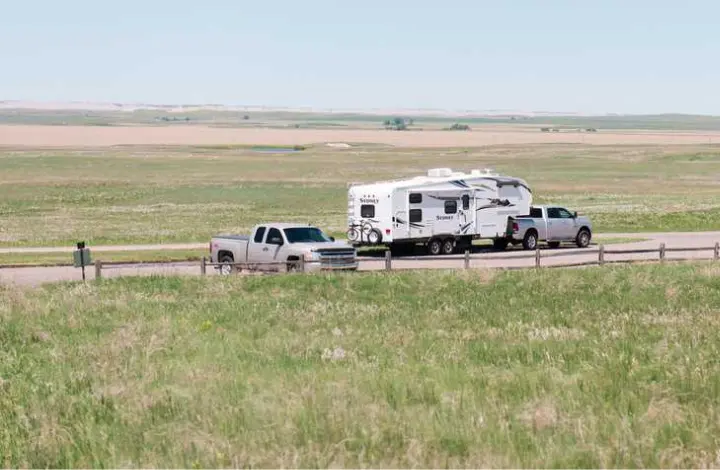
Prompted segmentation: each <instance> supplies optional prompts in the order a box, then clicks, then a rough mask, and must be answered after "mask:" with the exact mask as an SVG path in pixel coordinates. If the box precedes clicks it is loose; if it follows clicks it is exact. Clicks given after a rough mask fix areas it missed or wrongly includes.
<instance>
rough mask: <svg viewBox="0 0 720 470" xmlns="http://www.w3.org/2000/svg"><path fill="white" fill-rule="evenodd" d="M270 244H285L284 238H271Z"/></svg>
mask: <svg viewBox="0 0 720 470" xmlns="http://www.w3.org/2000/svg"><path fill="white" fill-rule="evenodd" d="M270 244H271V245H282V244H283V241H282V238H280V237H272V238H271V239H270Z"/></svg>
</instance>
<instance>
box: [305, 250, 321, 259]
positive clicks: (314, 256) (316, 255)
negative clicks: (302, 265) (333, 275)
mask: <svg viewBox="0 0 720 470" xmlns="http://www.w3.org/2000/svg"><path fill="white" fill-rule="evenodd" d="M303 259H304V260H305V261H317V260H319V259H320V253H318V252H316V251H311V252H309V253H305V255H304V258H303Z"/></svg>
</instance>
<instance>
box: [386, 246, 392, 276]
mask: <svg viewBox="0 0 720 470" xmlns="http://www.w3.org/2000/svg"><path fill="white" fill-rule="evenodd" d="M391 269H392V253H390V250H385V270H386V271H390V270H391Z"/></svg>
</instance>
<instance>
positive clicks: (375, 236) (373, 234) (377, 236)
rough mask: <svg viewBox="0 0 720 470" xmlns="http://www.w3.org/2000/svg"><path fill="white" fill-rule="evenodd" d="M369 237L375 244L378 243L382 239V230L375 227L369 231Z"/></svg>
mask: <svg viewBox="0 0 720 470" xmlns="http://www.w3.org/2000/svg"><path fill="white" fill-rule="evenodd" d="M367 239H368V241H369V242H370V243H372V244H373V245H377V244H378V243H380V241H381V240H382V233H380V230H378V229H376V228H374V229H372V230H371V231H370V233H368V236H367Z"/></svg>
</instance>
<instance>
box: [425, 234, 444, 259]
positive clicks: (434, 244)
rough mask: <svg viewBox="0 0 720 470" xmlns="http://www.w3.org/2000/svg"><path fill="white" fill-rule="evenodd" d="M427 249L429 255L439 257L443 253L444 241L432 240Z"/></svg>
mask: <svg viewBox="0 0 720 470" xmlns="http://www.w3.org/2000/svg"><path fill="white" fill-rule="evenodd" d="M427 248H428V254H430V255H432V256H437V255H439V254H440V253H441V252H442V241H440V240H439V239H437V238H435V239H432V240H430V241H429V242H428V245H427Z"/></svg>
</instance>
